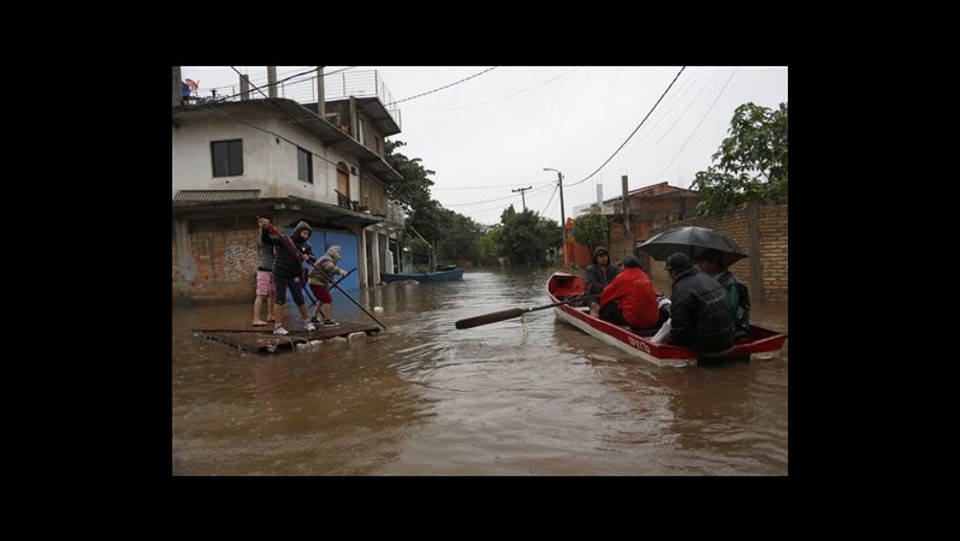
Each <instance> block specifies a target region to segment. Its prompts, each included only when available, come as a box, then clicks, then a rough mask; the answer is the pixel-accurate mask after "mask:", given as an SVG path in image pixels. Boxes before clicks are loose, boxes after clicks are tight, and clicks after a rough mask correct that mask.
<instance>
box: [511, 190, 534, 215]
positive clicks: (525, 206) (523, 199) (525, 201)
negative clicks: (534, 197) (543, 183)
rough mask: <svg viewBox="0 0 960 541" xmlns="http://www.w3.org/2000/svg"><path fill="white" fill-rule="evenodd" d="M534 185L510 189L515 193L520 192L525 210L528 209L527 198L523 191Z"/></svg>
mask: <svg viewBox="0 0 960 541" xmlns="http://www.w3.org/2000/svg"><path fill="white" fill-rule="evenodd" d="M532 188H533V186H527V187H526V188H517V189H516V190H510V191H511V192H513V193H517V192H520V200H521V201H523V211H524V212H526V211H527V198H526V197H525V196H524V195H523V192H525V191H527V190H530V189H532Z"/></svg>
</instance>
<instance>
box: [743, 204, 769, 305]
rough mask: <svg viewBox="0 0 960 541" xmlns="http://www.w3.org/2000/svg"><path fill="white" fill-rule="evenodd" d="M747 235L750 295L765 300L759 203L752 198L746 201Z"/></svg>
mask: <svg viewBox="0 0 960 541" xmlns="http://www.w3.org/2000/svg"><path fill="white" fill-rule="evenodd" d="M746 211H747V236H748V238H749V240H750V242H749V244H750V246H748V247H747V253H748V254H750V257H749V260H750V296H751V297H753V298H754V299H758V300H761V301H762V300H765V298H766V296H765V295H764V293H763V266H762V265H761V264H760V230H759V227H758V225H759V222H760V205H759V203H758V202H757V201H756V200H754V201H750V202H749V203H747V209H746Z"/></svg>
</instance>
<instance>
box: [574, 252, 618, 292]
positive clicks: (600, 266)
mask: <svg viewBox="0 0 960 541" xmlns="http://www.w3.org/2000/svg"><path fill="white" fill-rule="evenodd" d="M619 272H620V269H619V268H617V266H616V265H613V264H612V263H611V261H610V252H608V251H607V249H606V248H605V247H603V246H597V247H596V248H595V249H594V250H593V264H591V265H587V268H586V269H585V270H584V271H583V281H584V282H586V283H587V293H586V294H587V295H595V294H597V293H600V292H601V291H603V288H604V287H606V286H607V284H609V283H610V282H611V281H612V280H613V277H614V276H616V275H617V273H619Z"/></svg>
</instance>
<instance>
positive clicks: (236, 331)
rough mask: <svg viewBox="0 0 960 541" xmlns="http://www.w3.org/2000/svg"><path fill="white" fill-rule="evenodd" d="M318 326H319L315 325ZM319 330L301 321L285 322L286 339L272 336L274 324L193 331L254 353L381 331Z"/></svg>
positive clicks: (344, 326) (347, 326) (344, 325)
mask: <svg viewBox="0 0 960 541" xmlns="http://www.w3.org/2000/svg"><path fill="white" fill-rule="evenodd" d="M315 325H316V324H315ZM316 327H317V330H315V331H307V330H305V329H304V325H303V322H301V321H300V319H299V318H296V319H294V318H289V319H284V321H283V328H284V329H287V330H288V331H290V334H288V335H286V336H280V335H276V334H273V324H272V323H271V324H270V325H267V326H265V327H254V326H253V325H246V326H243V325H238V326H229V327H223V328H216V329H192V331H193V333H194V334H195V335H198V336H201V337H203V338H206V339H207V340H216V341H218V342H223V343H224V344H229V345H231V346H235V347H237V348H239V349H241V350H243V351H249V352H251V353H273V352H275V351H278V350H286V351H293V350H295V349H296V346H297V344H307V343H309V342H311V341H313V340H326V339H329V338H336V337H338V336H342V337H346V336H349V335H351V334H354V333H360V332H362V333H365V334H366V335H367V336H370V335H371V334H373V333H376V332H380V327H379V326H378V325H375V324H368V323H357V322H353V321H341V322H340V324H339V325H337V326H335V327H324V326H322V325H316Z"/></svg>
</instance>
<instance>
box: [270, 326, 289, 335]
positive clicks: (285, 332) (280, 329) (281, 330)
mask: <svg viewBox="0 0 960 541" xmlns="http://www.w3.org/2000/svg"><path fill="white" fill-rule="evenodd" d="M273 334H279V335H280V336H286V335H288V334H290V331H288V330H286V329H284V328H283V327H274V328H273Z"/></svg>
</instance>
